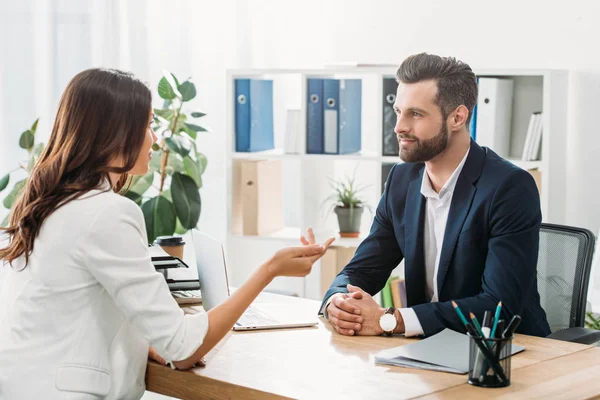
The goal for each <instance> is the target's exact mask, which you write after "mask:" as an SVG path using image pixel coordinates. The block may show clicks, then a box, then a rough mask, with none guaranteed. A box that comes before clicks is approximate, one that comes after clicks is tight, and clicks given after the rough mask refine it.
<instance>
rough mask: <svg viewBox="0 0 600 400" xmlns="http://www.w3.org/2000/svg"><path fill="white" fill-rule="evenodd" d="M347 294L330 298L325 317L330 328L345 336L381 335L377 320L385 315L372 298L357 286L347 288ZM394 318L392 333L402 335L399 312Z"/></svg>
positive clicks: (402, 324)
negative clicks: (395, 323)
mask: <svg viewBox="0 0 600 400" xmlns="http://www.w3.org/2000/svg"><path fill="white" fill-rule="evenodd" d="M347 289H348V293H336V294H334V295H333V296H331V302H330V303H329V305H328V306H327V315H328V318H329V322H330V323H331V326H333V328H334V329H335V330H336V332H338V333H339V334H341V335H345V336H354V335H360V336H377V335H381V334H382V333H383V330H382V329H381V326H380V325H379V319H380V318H381V316H382V315H383V314H384V313H385V308H382V307H381V306H380V305H379V304H378V303H377V302H376V301H375V300H374V299H373V297H372V296H371V295H370V294H369V293H367V292H365V291H364V290H362V289H361V288H359V287H358V286H354V285H350V284H348V286H347ZM394 316H395V317H396V320H397V322H398V323H397V325H396V329H395V330H394V333H404V321H403V320H402V315H401V314H400V312H398V311H396V312H395V313H394Z"/></svg>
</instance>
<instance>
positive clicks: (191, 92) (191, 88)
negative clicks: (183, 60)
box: [177, 81, 196, 101]
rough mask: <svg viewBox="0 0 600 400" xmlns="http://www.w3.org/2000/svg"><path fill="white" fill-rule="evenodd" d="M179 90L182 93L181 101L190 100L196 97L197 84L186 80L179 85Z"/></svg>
mask: <svg viewBox="0 0 600 400" xmlns="http://www.w3.org/2000/svg"><path fill="white" fill-rule="evenodd" d="M177 90H179V93H181V101H190V100H192V99H193V98H194V97H196V85H194V84H193V83H192V82H190V81H185V82H183V83H182V84H181V85H178V86H177Z"/></svg>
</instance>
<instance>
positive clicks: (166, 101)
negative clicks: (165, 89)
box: [163, 100, 173, 108]
mask: <svg viewBox="0 0 600 400" xmlns="http://www.w3.org/2000/svg"><path fill="white" fill-rule="evenodd" d="M171 104H173V102H172V101H171V100H165V101H164V102H163V108H169V107H171Z"/></svg>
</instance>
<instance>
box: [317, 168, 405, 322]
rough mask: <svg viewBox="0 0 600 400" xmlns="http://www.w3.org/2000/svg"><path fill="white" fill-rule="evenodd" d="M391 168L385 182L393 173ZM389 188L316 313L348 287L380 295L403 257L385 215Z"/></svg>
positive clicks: (321, 310)
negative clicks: (371, 221)
mask: <svg viewBox="0 0 600 400" xmlns="http://www.w3.org/2000/svg"><path fill="white" fill-rule="evenodd" d="M395 168H396V167H395V166H394V167H393V168H392V169H391V171H390V174H389V177H388V182H390V181H391V177H392V175H393V173H394V169H395ZM390 186H391V185H386V188H385V191H384V193H383V196H381V199H380V201H379V205H378V206H377V210H376V212H375V218H374V220H373V224H372V225H371V231H370V232H369V236H367V238H366V239H365V240H363V241H362V243H361V244H360V245H359V246H358V248H357V249H356V254H355V255H354V257H353V258H352V260H351V261H350V262H349V263H348V265H346V267H344V269H343V270H342V271H341V272H340V273H339V274H338V275H337V276H336V278H335V279H334V281H333V283H332V284H331V287H330V288H329V290H328V291H327V293H325V296H324V298H323V303H322V304H321V308H320V311H319V314H323V311H324V308H325V305H326V304H327V300H328V299H329V298H330V297H331V296H332V295H334V294H336V293H347V292H348V290H347V289H346V285H347V284H349V283H350V284H352V285H354V286H358V287H360V288H361V289H363V290H364V291H366V292H367V293H370V294H372V295H373V294H375V293H377V292H379V291H380V290H381V289H382V288H383V287H384V286H385V283H386V282H387V279H388V278H389V276H390V273H391V272H392V270H393V269H394V268H396V267H397V266H398V264H399V263H400V261H402V259H403V258H404V256H403V254H402V251H401V250H400V246H398V242H397V240H396V236H395V234H394V227H393V225H392V220H391V217H390V214H389V212H388V193H389V190H390Z"/></svg>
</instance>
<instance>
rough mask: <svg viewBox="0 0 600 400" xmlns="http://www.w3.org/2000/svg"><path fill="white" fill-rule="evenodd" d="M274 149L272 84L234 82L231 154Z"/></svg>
mask: <svg viewBox="0 0 600 400" xmlns="http://www.w3.org/2000/svg"><path fill="white" fill-rule="evenodd" d="M274 147H275V136H274V132H273V81H271V80H262V79H236V80H235V151H237V152H255V151H263V150H270V149H273V148H274Z"/></svg>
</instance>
